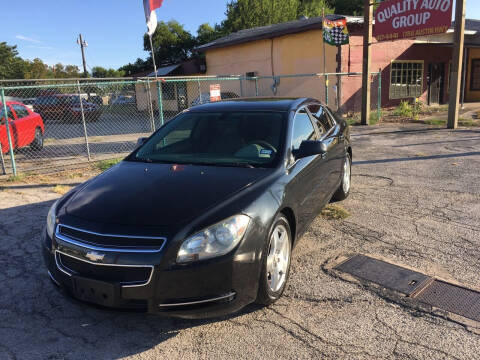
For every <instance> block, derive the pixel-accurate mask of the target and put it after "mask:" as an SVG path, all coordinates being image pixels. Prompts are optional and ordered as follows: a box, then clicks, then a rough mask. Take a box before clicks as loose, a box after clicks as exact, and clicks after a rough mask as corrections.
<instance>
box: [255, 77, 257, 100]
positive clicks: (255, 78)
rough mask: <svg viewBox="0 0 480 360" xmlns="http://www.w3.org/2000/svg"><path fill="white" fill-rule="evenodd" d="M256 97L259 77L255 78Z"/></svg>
mask: <svg viewBox="0 0 480 360" xmlns="http://www.w3.org/2000/svg"><path fill="white" fill-rule="evenodd" d="M255 96H256V97H258V77H255Z"/></svg>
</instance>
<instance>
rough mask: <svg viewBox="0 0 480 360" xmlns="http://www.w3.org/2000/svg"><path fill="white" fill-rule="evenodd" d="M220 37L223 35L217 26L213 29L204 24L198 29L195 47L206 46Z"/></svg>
mask: <svg viewBox="0 0 480 360" xmlns="http://www.w3.org/2000/svg"><path fill="white" fill-rule="evenodd" d="M222 36H223V33H222V31H221V29H220V28H219V26H218V25H217V26H216V27H215V28H213V27H212V26H210V24H208V23H205V24H202V25H200V26H199V27H198V30H197V39H196V43H197V46H199V45H203V44H207V43H209V42H212V41H214V40H217V39H218V38H220V37H222Z"/></svg>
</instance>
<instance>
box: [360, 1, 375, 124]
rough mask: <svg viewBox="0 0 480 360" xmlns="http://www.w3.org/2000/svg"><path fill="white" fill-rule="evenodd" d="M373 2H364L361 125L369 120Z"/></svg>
mask: <svg viewBox="0 0 480 360" xmlns="http://www.w3.org/2000/svg"><path fill="white" fill-rule="evenodd" d="M372 1H373V0H365V10H364V14H365V15H364V20H363V26H364V27H365V33H364V35H363V70H362V125H368V122H369V120H370V102H371V101H370V93H371V88H372V84H371V83H370V75H371V69H370V67H371V65H372V47H371V45H372V41H373V28H372V26H373V25H372V24H373V2H372Z"/></svg>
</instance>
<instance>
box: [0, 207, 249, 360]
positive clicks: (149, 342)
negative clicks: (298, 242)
mask: <svg viewBox="0 0 480 360" xmlns="http://www.w3.org/2000/svg"><path fill="white" fill-rule="evenodd" d="M52 203H53V201H45V202H39V203H34V204H29V205H24V206H17V207H10V208H6V209H2V210H0V238H1V241H0V282H1V283H2V290H1V291H0V319H1V321H0V358H2V359H3V358H6V359H8V358H13V359H16V358H22V359H23V358H41V359H46V358H52V359H53V358H55V359H57V358H59V359H60V358H74V359H77V358H90V359H100V358H101V359H118V358H123V357H126V356H131V355H136V354H140V353H142V352H144V351H147V350H149V349H151V348H154V347H156V346H157V345H159V344H161V343H162V342H164V341H166V340H168V339H171V338H173V337H176V336H177V335H178V334H179V332H180V331H181V330H183V329H187V328H192V327H197V326H201V325H205V324H208V323H212V322H218V321H223V320H229V319H232V318H234V317H236V316H239V314H240V315H242V314H246V313H249V312H253V311H256V310H257V309H258V307H256V306H249V307H247V308H246V309H244V310H243V311H242V312H240V313H239V314H237V315H233V316H230V317H223V318H217V319H209V320H182V319H174V318H167V317H162V316H159V315H152V314H147V313H139V312H127V311H117V310H110V309H105V308H100V307H95V306H91V305H89V304H85V303H82V302H79V301H77V300H75V299H73V298H71V297H69V296H68V295H66V294H64V292H63V291H59V290H58V288H57V287H56V286H55V285H54V284H53V283H52V282H51V281H50V279H49V277H48V275H47V272H46V269H45V267H44V264H43V258H42V254H41V244H40V234H41V232H42V231H44V224H45V218H46V215H47V212H48V209H49V207H50V206H51V205H52ZM2 205H3V206H4V205H5V203H4V204H2ZM27 219H28V220H27ZM180 350H181V349H180ZM4 356H5V357H4Z"/></svg>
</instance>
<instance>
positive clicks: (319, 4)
mask: <svg viewBox="0 0 480 360" xmlns="http://www.w3.org/2000/svg"><path fill="white" fill-rule="evenodd" d="M324 10H325V13H326V14H330V13H332V12H333V11H332V8H331V7H330V6H329V3H328V0H233V1H231V2H230V3H228V4H227V11H226V13H225V15H226V17H227V18H226V19H225V20H224V21H223V22H222V24H221V28H222V31H223V33H224V34H225V35H226V34H229V33H232V32H236V31H239V30H244V29H250V28H254V27H259V26H265V25H271V24H278V23H283V22H287V21H292V20H297V19H298V18H299V17H301V16H307V17H314V16H321V15H322V12H323V11H324Z"/></svg>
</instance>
